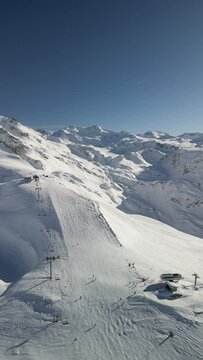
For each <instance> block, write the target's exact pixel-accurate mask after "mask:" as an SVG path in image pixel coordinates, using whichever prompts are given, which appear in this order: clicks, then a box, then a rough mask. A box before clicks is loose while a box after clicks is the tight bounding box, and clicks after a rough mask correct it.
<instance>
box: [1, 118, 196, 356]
mask: <svg viewBox="0 0 203 360" xmlns="http://www.w3.org/2000/svg"><path fill="white" fill-rule="evenodd" d="M0 122H1V126H2V127H3V129H4V132H3V133H2V134H3V135H2V138H1V144H0V228H1V237H0V246H1V255H0V257H1V258H0V279H1V283H0V290H1V292H2V293H3V294H2V296H1V297H0V311H1V321H0V333H1V337H0V344H1V358H2V359H8V358H10V357H11V356H12V355H19V358H20V359H27V360H34V359H39V358H42V359H47V360H48V359H51V360H52V359H67V358H68V359H71V360H72V359H73V360H78V359H84V360H86V359H94V360H95V359H96V360H97V359H99V360H107V359H108V360H109V359H110V360H111V359H112V360H114V359H116V358H117V359H138V360H141V359H154V360H155V359H160V360H161V359H164V360H165V359H188V360H189V359H202V358H203V351H202V337H203V316H202V315H203V308H202V295H203V284H202V279H201V278H200V279H199V280H198V287H197V289H198V290H196V291H195V290H194V286H193V283H194V277H193V276H192V274H193V272H194V271H196V272H197V273H198V274H199V275H200V276H201V277H202V276H203V264H202V255H203V241H202V239H201V238H198V237H194V236H192V235H188V234H186V233H185V232H181V231H178V230H176V229H175V228H173V227H171V226H169V225H166V223H168V224H172V225H173V226H174V227H176V228H177V229H178V228H179V229H181V230H185V231H186V232H188V233H193V234H195V235H198V232H199V236H202V234H201V221H202V212H201V209H202V205H201V200H202V198H201V195H202V188H201V187H202V182H201V171H202V162H201V159H202V155H201V154H202V150H201V147H197V146H194V143H192V144H191V143H190V141H188V140H187V141H185V142H184V144H183V143H182V142H179V140H177V139H175V140H174V139H168V138H167V139H164V140H163V143H162V142H161V143H160V140H158V145H157V142H156V141H155V140H154V139H152V140H149V139H146V138H144V137H143V138H142V139H140V138H138V139H137V140H136V137H135V136H134V135H133V134H127V133H120V134H116V133H113V134H111V132H109V131H107V130H103V129H101V128H100V127H92V128H90V129H78V128H74V127H71V128H66V129H65V130H64V132H65V135H64V132H63V134H62V135H63V136H62V135H61V133H60V136H58V135H59V134H57V135H56V134H55V135H54V134H52V136H51V137H50V135H45V136H42V135H41V134H39V133H38V132H36V131H34V130H32V129H29V128H25V127H23V125H21V124H16V123H15V124H12V122H10V120H9V119H5V118H3V119H1V120H0ZM11 124H12V126H14V129H11ZM7 132H9V133H10V134H11V135H12V136H15V139H16V140H15V144H17V146H15V149H14V147H13V139H12V140H11V138H10V137H8V135H7ZM21 132H24V133H27V134H28V135H26V136H25V138H24V137H23V136H22V134H21ZM5 134H6V135H5ZM70 134H71V136H72V137H71V139H72V140H70V137H69V135H70ZM128 135H129V136H128ZM47 136H48V138H49V140H48V139H47ZM73 136H74V138H75V137H76V138H77V140H74V141H73ZM103 137H104V139H105V141H106V143H105V146H104V143H103ZM87 138H88V140H87V142H86V140H85V141H83V139H87ZM110 139H112V140H110ZM96 140H97V144H96V142H95V143H94V144H93V142H94V141H96ZM174 142H175V143H174ZM10 143H11V144H10ZM121 143H122V144H123V147H125V146H126V148H129V143H132V145H133V147H134V150H133V151H132V152H129V151H126V153H125V152H124V151H123V152H122V153H118V150H119V149H120V144H121ZM150 143H151V144H150ZM19 144H20V149H23V150H22V151H21V150H20V152H19ZM124 144H125V145H124ZM160 144H162V145H163V146H161V147H160ZM39 145H40V147H39ZM136 147H137V149H136ZM42 154H43V155H42ZM36 164H37V166H36ZM39 164H40V166H39ZM185 166H187V169H188V171H187V172H186V174H183V171H184V169H185ZM34 174H37V175H38V176H39V183H36V182H34V181H33V180H31V181H29V180H26V179H25V177H28V176H30V175H34ZM45 175H46V176H47V175H48V177H46V176H45ZM159 176H160V177H161V179H160V180H159ZM183 179H184V181H183ZM199 182H200V184H199ZM172 197H173V198H174V199H173V200H171V198H172ZM175 199H177V200H179V201H181V204H180V203H179V202H178V201H177V200H175ZM187 199H189V200H187ZM197 201H199V203H197ZM193 202H194V203H193ZM191 203H192V205H190V206H188V205H189V204H191ZM147 209H149V210H147ZM153 209H154V210H153ZM153 211H154V213H153ZM146 215H147V217H146ZM169 215H170V216H169ZM157 219H158V220H157ZM163 221H164V222H165V223H164V222H163ZM192 224H193V227H192V228H191V225H192ZM57 255H60V259H57V260H55V261H53V279H52V280H51V279H49V265H48V263H47V260H46V257H47V256H57ZM129 263H130V264H131V266H129ZM132 264H134V265H132ZM164 272H180V273H181V274H182V275H183V276H184V279H183V280H181V281H180V283H179V291H181V293H182V295H183V297H182V298H179V299H174V300H170V293H169V291H167V290H165V289H163V288H161V287H160V286H161V285H160V274H161V273H164ZM9 283H10V284H11V285H10V286H9ZM6 288H7V290H6V291H5V289H6ZM3 291H5V292H3ZM54 315H57V316H58V317H59V318H58V319H59V321H57V322H53V317H54ZM171 331H172V332H173V334H174V336H173V337H170V336H169V334H170V332H171Z"/></svg>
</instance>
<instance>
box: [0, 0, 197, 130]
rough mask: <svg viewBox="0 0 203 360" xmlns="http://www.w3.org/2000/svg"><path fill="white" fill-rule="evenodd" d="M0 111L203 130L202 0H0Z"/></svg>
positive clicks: (42, 121)
mask: <svg viewBox="0 0 203 360" xmlns="http://www.w3.org/2000/svg"><path fill="white" fill-rule="evenodd" d="M0 114H2V115H7V116H13V117H16V118H17V119H18V120H19V121H21V122H23V123H24V124H26V125H29V126H32V127H36V128H37V127H45V128H49V127H50V129H51V128H52V127H53V129H54V127H55V128H57V127H64V126H65V125H68V124H76V125H81V126H89V125H92V124H99V125H101V126H103V127H105V128H108V129H112V130H127V131H132V132H135V133H138V132H144V131H147V130H163V131H168V132H170V133H172V134H180V133H183V132H185V131H199V132H203V0H0Z"/></svg>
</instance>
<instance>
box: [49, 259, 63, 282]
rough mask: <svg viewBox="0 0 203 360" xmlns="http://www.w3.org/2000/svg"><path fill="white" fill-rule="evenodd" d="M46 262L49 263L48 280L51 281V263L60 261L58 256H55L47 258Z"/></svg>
mask: <svg viewBox="0 0 203 360" xmlns="http://www.w3.org/2000/svg"><path fill="white" fill-rule="evenodd" d="M46 259H47V261H48V262H49V279H51V280H52V262H53V261H55V260H58V259H60V255H57V256H47V258H46Z"/></svg>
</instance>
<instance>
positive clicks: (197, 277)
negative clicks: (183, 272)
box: [192, 273, 200, 288]
mask: <svg viewBox="0 0 203 360" xmlns="http://www.w3.org/2000/svg"><path fill="white" fill-rule="evenodd" d="M192 275H193V276H194V277H195V288H196V287H197V279H199V278H200V276H199V275H198V274H197V273H194V274H192Z"/></svg>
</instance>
